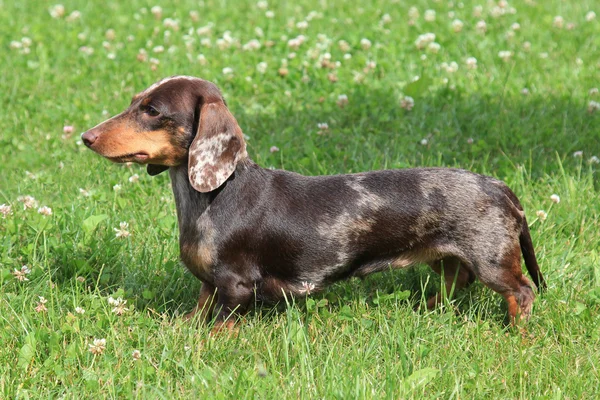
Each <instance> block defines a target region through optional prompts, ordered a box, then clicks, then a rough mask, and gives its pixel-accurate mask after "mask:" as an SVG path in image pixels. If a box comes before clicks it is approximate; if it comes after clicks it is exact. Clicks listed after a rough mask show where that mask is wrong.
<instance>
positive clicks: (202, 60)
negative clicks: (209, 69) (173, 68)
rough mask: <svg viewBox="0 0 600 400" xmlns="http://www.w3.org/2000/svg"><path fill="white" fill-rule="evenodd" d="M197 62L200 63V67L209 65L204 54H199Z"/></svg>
mask: <svg viewBox="0 0 600 400" xmlns="http://www.w3.org/2000/svg"><path fill="white" fill-rule="evenodd" d="M196 61H198V63H199V64H200V65H206V64H208V60H207V59H206V56H205V55H204V54H198V55H197V56H196Z"/></svg>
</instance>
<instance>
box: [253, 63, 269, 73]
mask: <svg viewBox="0 0 600 400" xmlns="http://www.w3.org/2000/svg"><path fill="white" fill-rule="evenodd" d="M268 66H269V65H268V64H267V63H266V62H264V61H262V62H259V63H258V64H257V65H256V70H257V71H258V72H259V73H261V74H264V73H265V72H267V68H268Z"/></svg>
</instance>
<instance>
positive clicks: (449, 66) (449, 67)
mask: <svg viewBox="0 0 600 400" xmlns="http://www.w3.org/2000/svg"><path fill="white" fill-rule="evenodd" d="M440 66H441V67H442V69H443V70H445V71H446V72H448V73H449V74H453V73H455V72H456V71H458V63H457V62H456V61H451V62H450V63H445V62H443V63H442V64H441V65H440Z"/></svg>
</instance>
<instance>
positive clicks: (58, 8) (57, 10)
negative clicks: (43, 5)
mask: <svg viewBox="0 0 600 400" xmlns="http://www.w3.org/2000/svg"><path fill="white" fill-rule="evenodd" d="M48 12H49V13H50V16H51V17H52V18H62V17H63V16H64V15H65V6H63V5H62V4H56V5H53V6H52V7H50V10H49V11H48Z"/></svg>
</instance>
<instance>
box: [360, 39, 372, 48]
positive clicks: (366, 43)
mask: <svg viewBox="0 0 600 400" xmlns="http://www.w3.org/2000/svg"><path fill="white" fill-rule="evenodd" d="M360 47H362V49H363V50H369V49H370V48H371V41H370V40H369V39H367V38H362V39H360Z"/></svg>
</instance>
